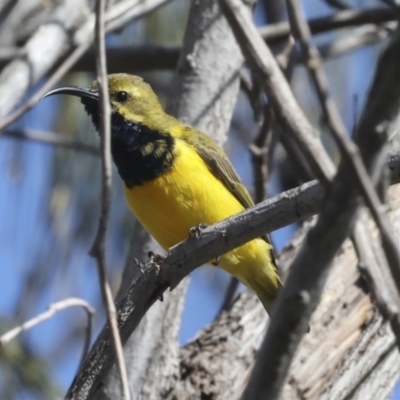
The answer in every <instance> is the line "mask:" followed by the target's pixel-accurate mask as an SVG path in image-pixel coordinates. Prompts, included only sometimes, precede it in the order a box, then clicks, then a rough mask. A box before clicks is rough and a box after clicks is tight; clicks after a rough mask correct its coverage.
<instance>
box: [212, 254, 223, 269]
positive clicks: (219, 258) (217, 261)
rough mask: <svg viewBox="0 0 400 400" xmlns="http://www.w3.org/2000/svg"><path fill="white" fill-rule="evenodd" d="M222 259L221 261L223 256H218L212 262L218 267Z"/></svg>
mask: <svg viewBox="0 0 400 400" xmlns="http://www.w3.org/2000/svg"><path fill="white" fill-rule="evenodd" d="M220 261H221V257H220V256H218V257H216V258H215V259H214V260H213V261H211V264H212V265H214V266H216V267H217V266H218V264H219V262H220Z"/></svg>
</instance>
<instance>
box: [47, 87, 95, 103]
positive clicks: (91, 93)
mask: <svg viewBox="0 0 400 400" xmlns="http://www.w3.org/2000/svg"><path fill="white" fill-rule="evenodd" d="M56 94H70V95H72V96H76V97H80V98H81V99H91V100H95V101H99V92H98V91H97V90H94V89H82V88H79V87H75V86H67V87H61V88H58V89H54V90H51V91H50V92H48V93H46V94H45V95H44V96H43V97H42V99H44V98H46V97H49V96H54V95H56Z"/></svg>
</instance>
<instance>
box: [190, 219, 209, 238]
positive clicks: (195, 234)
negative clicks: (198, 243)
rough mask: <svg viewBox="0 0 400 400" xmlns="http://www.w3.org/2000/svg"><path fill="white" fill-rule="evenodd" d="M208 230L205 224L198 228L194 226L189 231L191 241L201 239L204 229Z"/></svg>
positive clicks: (199, 225)
mask: <svg viewBox="0 0 400 400" xmlns="http://www.w3.org/2000/svg"><path fill="white" fill-rule="evenodd" d="M206 228H207V224H204V223H202V222H201V223H200V224H198V225H197V226H192V227H191V228H190V229H189V237H190V238H191V239H199V238H200V237H201V234H202V232H203V231H204V229H206Z"/></svg>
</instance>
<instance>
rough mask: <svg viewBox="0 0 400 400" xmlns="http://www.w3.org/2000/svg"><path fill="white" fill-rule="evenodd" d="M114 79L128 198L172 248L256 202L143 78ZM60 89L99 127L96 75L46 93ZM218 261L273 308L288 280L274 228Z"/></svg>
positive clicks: (211, 146)
mask: <svg viewBox="0 0 400 400" xmlns="http://www.w3.org/2000/svg"><path fill="white" fill-rule="evenodd" d="M108 83H109V93H110V102H111V112H112V116H111V131H112V132H111V147H112V156H113V159H114V162H115V164H116V166H117V168H118V173H119V175H120V176H121V178H122V180H123V182H124V189H125V195H126V199H127V202H128V204H129V207H130V209H131V210H132V211H133V213H134V214H135V215H136V217H137V218H138V220H139V221H140V223H141V224H142V225H143V226H144V228H145V229H146V230H147V231H148V232H149V233H150V234H151V235H153V237H154V238H155V239H156V240H157V242H158V243H160V245H161V246H162V247H163V248H164V249H165V250H168V249H169V248H170V247H172V246H174V245H175V244H177V243H179V242H181V241H183V240H185V239H186V238H187V237H188V235H189V231H190V229H191V228H192V227H196V226H198V225H199V224H200V223H205V224H208V225H211V224H214V223H215V222H218V221H221V220H223V219H225V218H228V217H230V216H231V215H234V214H237V213H239V212H241V211H243V210H244V209H245V208H248V207H250V206H252V205H253V204H254V203H253V200H252V199H251V197H250V195H249V192H248V191H247V189H246V187H245V186H244V185H243V183H242V182H241V180H240V178H239V176H238V174H237V173H236V171H235V169H234V168H233V166H232V164H231V163H230V161H229V159H228V157H227V156H226V154H225V153H224V152H223V150H221V149H220V148H219V147H218V145H217V144H216V143H215V142H214V141H213V140H212V139H211V138H209V137H208V136H207V135H206V134H204V133H203V132H200V131H198V130H196V129H195V128H193V127H191V126H189V125H185V124H183V123H182V122H180V121H178V120H177V119H176V118H174V117H172V116H170V115H168V114H166V113H165V112H164V110H163V109H162V107H161V104H160V102H159V100H158V98H157V96H156V95H155V93H154V92H153V90H152V89H151V87H150V86H149V85H148V84H147V83H145V82H144V81H143V79H142V78H140V77H137V76H133V75H128V74H113V75H109V77H108ZM54 94H70V95H74V96H78V97H80V98H81V102H82V103H83V105H84V106H85V110H86V112H87V113H88V114H89V115H90V116H91V118H92V121H93V123H94V125H95V127H96V129H97V130H98V128H99V95H98V85H97V82H94V83H93V84H92V86H91V87H90V88H89V89H81V88H76V87H65V88H59V89H55V90H53V91H51V92H49V93H48V94H47V95H46V96H49V95H54ZM218 265H219V266H220V267H222V268H223V269H225V270H226V271H227V272H229V273H230V274H232V275H233V276H235V277H236V278H237V279H239V280H240V281H241V282H242V283H244V284H245V285H246V286H247V287H248V288H250V289H251V290H253V291H254V292H255V293H256V294H257V296H258V297H259V299H260V300H261V302H262V303H263V305H264V307H265V308H266V310H267V311H268V312H270V310H271V307H272V304H273V301H274V299H275V297H276V295H277V292H278V289H279V288H280V286H281V282H280V279H279V275H278V271H277V267H276V263H275V259H274V253H273V249H272V246H271V244H270V241H269V238H268V237H267V236H265V237H263V238H259V239H255V240H252V241H251V242H248V243H246V244H245V245H243V246H241V247H239V248H237V249H234V250H232V251H230V252H229V253H227V254H225V255H223V256H221V258H220V261H219V264H218Z"/></svg>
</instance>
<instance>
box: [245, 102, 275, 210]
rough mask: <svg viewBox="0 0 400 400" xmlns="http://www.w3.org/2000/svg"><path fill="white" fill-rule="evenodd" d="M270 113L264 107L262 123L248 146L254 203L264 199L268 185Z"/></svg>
mask: <svg viewBox="0 0 400 400" xmlns="http://www.w3.org/2000/svg"><path fill="white" fill-rule="evenodd" d="M272 119H273V116H272V111H271V109H270V107H268V106H265V109H264V121H263V123H262V126H261V128H260V131H259V133H258V135H257V137H256V138H255V140H254V142H253V143H252V144H251V145H250V152H251V161H252V164H253V176H254V189H255V198H254V200H255V203H259V202H261V201H263V200H264V199H265V190H266V185H267V183H268V176H269V175H270V171H269V170H268V166H269V162H268V155H269V148H270V145H271V143H272V129H271V128H272Z"/></svg>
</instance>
